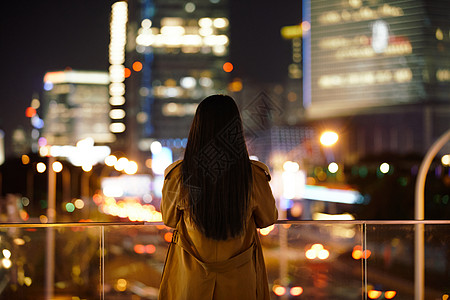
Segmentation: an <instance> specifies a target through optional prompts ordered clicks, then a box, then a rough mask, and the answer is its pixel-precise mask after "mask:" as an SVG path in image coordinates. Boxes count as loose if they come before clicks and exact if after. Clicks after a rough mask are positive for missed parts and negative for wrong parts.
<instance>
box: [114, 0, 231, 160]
mask: <svg viewBox="0 0 450 300" xmlns="http://www.w3.org/2000/svg"><path fill="white" fill-rule="evenodd" d="M117 3H119V2H116V4H117ZM116 4H115V5H116ZM127 4H128V12H129V14H128V24H127V31H126V32H127V39H126V40H127V45H126V59H125V62H124V74H125V76H124V77H125V81H124V82H125V86H126V92H125V94H124V98H125V101H126V102H124V107H126V111H127V116H126V118H125V124H126V129H125V131H124V132H123V135H124V138H125V139H127V140H128V143H127V144H128V145H130V146H131V147H134V149H130V150H129V152H133V151H136V149H137V147H136V145H138V148H139V149H140V150H141V151H143V152H144V153H145V152H147V153H148V154H149V153H150V152H149V150H150V144H151V142H153V141H155V140H158V141H159V142H160V143H161V144H162V146H166V147H169V148H171V149H172V150H175V151H176V149H179V150H180V151H181V149H182V147H183V146H184V145H185V143H186V138H187V135H188V130H189V127H190V123H191V121H192V118H193V115H194V113H195V110H196V107H197V105H198V103H199V102H200V101H201V100H202V99H204V98H205V97H206V96H208V95H210V94H213V93H224V92H225V91H226V88H227V84H228V73H227V71H229V70H228V69H227V67H228V68H232V65H231V64H226V63H227V57H228V54H229V53H228V52H229V50H228V46H229V20H228V2H227V1H224V0H221V1H218V0H213V1H207V0H202V1H191V2H185V1H178V0H174V1H163V0H159V1H154V0H143V1H128V2H127ZM141 153H142V152H141ZM131 155H133V154H131ZM134 155H138V153H136V152H135V154H134Z"/></svg>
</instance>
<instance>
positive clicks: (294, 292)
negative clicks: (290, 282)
mask: <svg viewBox="0 0 450 300" xmlns="http://www.w3.org/2000/svg"><path fill="white" fill-rule="evenodd" d="M302 293H303V288H302V287H301V286H294V287H292V288H291V290H290V294H291V295H292V296H294V297H295V296H300V295H301V294H302Z"/></svg>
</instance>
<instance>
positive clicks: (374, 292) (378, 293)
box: [367, 290, 382, 299]
mask: <svg viewBox="0 0 450 300" xmlns="http://www.w3.org/2000/svg"><path fill="white" fill-rule="evenodd" d="M381 294H382V292H381V291H377V290H370V291H368V292H367V296H368V297H369V298H370V299H378V298H380V296H381Z"/></svg>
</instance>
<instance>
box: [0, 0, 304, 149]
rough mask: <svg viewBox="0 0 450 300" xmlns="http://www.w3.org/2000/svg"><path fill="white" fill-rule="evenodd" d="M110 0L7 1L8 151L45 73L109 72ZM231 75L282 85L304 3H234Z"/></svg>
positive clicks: (0, 42) (0, 46) (0, 43)
mask: <svg viewBox="0 0 450 300" xmlns="http://www.w3.org/2000/svg"><path fill="white" fill-rule="evenodd" d="M114 2H115V1H109V0H108V1H106V0H96V1H92V0H76V1H75V0H70V1H69V0H64V1H61V0H43V1H8V2H5V3H3V7H2V18H0V22H1V25H0V51H1V58H2V62H1V66H2V67H1V71H2V72H1V81H0V87H1V89H0V91H1V94H0V95H1V96H0V97H1V98H0V129H2V130H3V131H5V133H6V142H7V147H8V145H9V143H10V137H11V134H12V130H13V129H15V128H17V127H19V126H22V127H24V128H29V120H28V119H27V118H26V117H25V109H26V107H27V106H29V104H30V101H31V99H32V95H33V93H34V92H37V93H40V92H41V90H42V79H43V76H44V74H45V72H47V71H52V70H61V69H65V68H66V67H71V68H73V69H78V70H100V71H106V70H107V69H108V66H109V64H108V44H109V14H110V7H111V4H112V3H114ZM231 4H232V5H231V11H230V21H231V61H232V62H233V64H234V66H235V70H234V71H233V73H232V76H236V77H242V78H246V79H252V80H254V81H256V82H261V83H264V82H278V81H280V79H281V81H282V80H283V78H284V77H285V76H286V72H287V64H288V63H289V56H290V44H289V42H287V41H283V40H282V38H281V36H280V28H281V27H282V26H285V25H293V24H297V23H300V21H301V1H299V0H282V1H279V2H277V3H276V5H275V2H274V1H269V0H251V1H238V0H234V1H231Z"/></svg>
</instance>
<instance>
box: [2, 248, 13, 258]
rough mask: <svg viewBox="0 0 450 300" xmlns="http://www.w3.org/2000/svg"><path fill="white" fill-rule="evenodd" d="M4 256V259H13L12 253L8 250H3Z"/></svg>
mask: <svg viewBox="0 0 450 300" xmlns="http://www.w3.org/2000/svg"><path fill="white" fill-rule="evenodd" d="M2 254H3V257H5V258H8V259H9V258H11V251H9V250H8V249H3V250H2Z"/></svg>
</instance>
